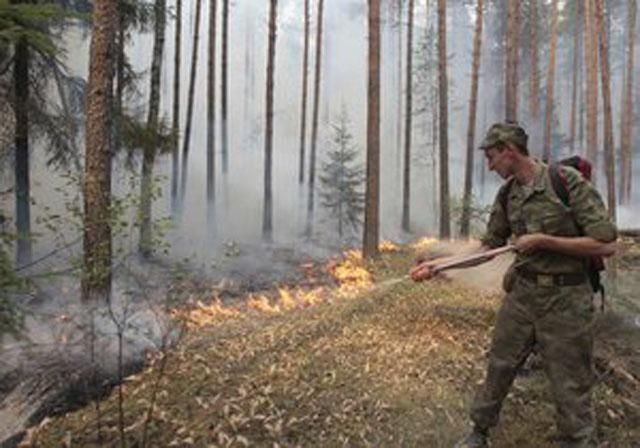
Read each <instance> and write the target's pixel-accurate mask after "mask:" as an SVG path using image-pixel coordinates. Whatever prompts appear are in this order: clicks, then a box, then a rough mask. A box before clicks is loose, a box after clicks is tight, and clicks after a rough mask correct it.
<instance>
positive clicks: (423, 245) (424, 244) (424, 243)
mask: <svg viewBox="0 0 640 448" xmlns="http://www.w3.org/2000/svg"><path fill="white" fill-rule="evenodd" d="M437 242H438V240H437V239H435V238H428V237H424V238H420V239H419V240H418V241H416V242H415V243H413V244H411V248H412V249H414V250H426V249H428V248H429V247H431V246H433V245H434V244H435V243H437Z"/></svg>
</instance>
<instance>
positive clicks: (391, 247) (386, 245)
mask: <svg viewBox="0 0 640 448" xmlns="http://www.w3.org/2000/svg"><path fill="white" fill-rule="evenodd" d="M378 249H379V250H380V252H395V251H397V250H398V246H396V244H395V243H394V242H393V241H390V240H383V241H381V242H380V244H379V245H378Z"/></svg>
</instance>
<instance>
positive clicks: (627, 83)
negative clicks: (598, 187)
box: [620, 0, 637, 204]
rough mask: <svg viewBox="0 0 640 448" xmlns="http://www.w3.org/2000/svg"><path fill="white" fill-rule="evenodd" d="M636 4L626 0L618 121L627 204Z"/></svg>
mask: <svg viewBox="0 0 640 448" xmlns="http://www.w3.org/2000/svg"><path fill="white" fill-rule="evenodd" d="M636 15H637V4H636V0H629V1H628V10H627V45H626V46H627V48H626V53H627V54H626V56H627V60H626V75H625V80H624V83H623V87H622V101H621V103H622V112H621V114H620V115H621V120H620V121H621V123H620V202H622V203H623V204H628V203H629V202H630V201H631V188H632V185H633V182H632V173H633V158H632V154H631V149H632V142H633V138H632V131H633V123H634V114H633V73H634V60H633V59H634V52H635V46H634V44H635V30H636Z"/></svg>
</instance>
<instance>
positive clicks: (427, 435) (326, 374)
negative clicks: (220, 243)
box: [27, 251, 640, 447]
mask: <svg viewBox="0 0 640 448" xmlns="http://www.w3.org/2000/svg"><path fill="white" fill-rule="evenodd" d="M412 258H413V253H412V252H409V251H404V252H403V251H400V252H393V251H390V252H388V253H385V254H384V256H383V257H382V258H381V259H380V260H379V261H377V262H376V263H374V264H371V265H369V266H367V268H368V270H369V271H370V272H371V274H372V276H373V278H374V280H375V281H376V282H377V283H379V284H380V283H382V284H383V285H384V284H385V283H384V282H385V280H388V279H393V278H396V277H398V276H400V275H402V274H404V273H405V272H406V271H407V269H408V267H409V264H410V263H411V261H412ZM496 277H499V275H497V276H496ZM494 283H495V282H494ZM386 284H389V285H392V286H387V287H384V286H383V287H375V286H374V287H373V288H370V289H368V290H367V291H366V292H363V293H360V294H359V295H358V296H357V297H355V298H354V297H352V298H349V299H345V298H342V299H335V300H332V301H331V302H330V303H329V302H328V301H327V300H325V301H324V303H321V304H318V305H315V306H309V307H303V308H301V307H290V308H291V309H289V310H288V311H284V312H278V313H265V312H260V311H259V310H255V309H253V310H252V309H249V310H246V311H244V312H243V313H242V314H241V315H229V316H227V317H226V318H225V319H224V320H223V321H222V322H221V323H220V322H219V323H217V324H215V325H211V326H208V327H204V328H198V329H197V330H193V331H192V332H190V333H189V334H188V336H187V337H186V339H185V341H184V342H183V343H182V344H181V345H180V346H179V347H177V348H176V349H175V351H174V352H172V353H171V354H170V355H169V356H171V358H170V360H169V363H168V366H167V370H166V373H165V375H164V377H163V379H162V381H161V386H160V393H159V395H158V402H157V405H156V408H155V409H154V418H153V420H152V421H151V425H150V427H149V430H150V433H149V434H150V440H151V442H150V446H154V447H166V446H179V447H187V446H198V447H214V446H217V447H222V446H232V447H242V446H263V447H294V446H318V447H335V446H382V447H449V446H452V445H453V443H454V442H455V440H456V439H458V438H459V437H460V436H461V434H462V433H463V432H464V431H465V428H466V424H467V420H466V407H467V405H468V403H469V401H470V399H471V397H472V395H473V391H474V389H475V387H476V385H477V384H478V382H479V381H481V379H482V376H483V370H484V367H485V350H486V348H487V345H488V343H489V337H490V330H491V326H492V323H493V320H494V316H495V310H496V308H497V306H498V304H499V295H498V294H496V293H491V292H486V291H484V290H482V291H479V290H475V289H467V288H466V287H465V286H461V285H460V284H459V283H458V282H450V281H446V280H442V281H435V282H431V283H428V284H413V283H411V282H408V281H407V282H400V283H396V284H393V282H391V283H389V282H387V283H386ZM154 364H155V365H157V360H156V362H155V363H152V364H151V366H150V367H149V368H148V369H147V370H145V371H144V372H142V373H141V374H139V375H136V376H135V377H133V378H129V379H128V381H127V383H126V385H125V397H126V402H125V412H126V416H125V418H126V423H125V426H126V437H127V446H139V445H136V444H138V443H139V440H140V436H141V433H142V429H141V428H142V426H143V424H144V417H145V412H146V410H147V408H148V404H149V400H150V395H151V389H152V385H153V383H154V378H155V375H156V368H155V367H154ZM613 378H614V377H613V376H612V377H609V378H608V379H609V380H610V381H603V382H601V383H600V384H599V386H598V387H597V390H596V398H597V400H596V406H597V413H598V416H599V421H600V425H601V432H602V436H603V440H606V441H607V445H606V446H612V447H614V446H615V447H625V446H634V443H635V444H636V445H635V446H638V440H640V431H639V430H638V429H636V427H637V423H638V421H637V419H636V418H634V416H633V415H632V412H631V411H630V410H629V409H630V406H633V405H637V396H635V397H629V396H628V391H626V392H625V391H622V390H617V389H616V388H615V387H612V385H615V382H614V381H613ZM116 395H117V394H115V393H114V394H112V396H110V397H109V398H108V399H107V400H106V401H104V402H103V403H102V412H103V414H104V415H103V418H102V420H103V421H102V427H103V430H102V434H101V438H102V440H101V446H107V447H110V446H120V445H119V435H118V431H117V397H116ZM634 400H635V401H634ZM627 402H628V403H627ZM629 403H631V404H629ZM636 417H637V416H636ZM95 419H96V416H95V412H94V411H93V408H92V407H90V406H89V407H87V408H85V409H83V410H80V411H78V412H75V413H71V414H68V415H65V416H61V417H58V418H55V419H53V420H50V421H48V422H47V423H46V424H44V425H42V426H41V427H40V428H39V429H38V430H37V431H32V432H31V433H30V442H29V444H27V446H42V447H59V446H80V447H90V446H98V443H97V433H96V422H95ZM552 435H553V409H552V406H551V404H550V396H549V394H548V392H547V389H546V382H545V380H544V378H543V377H542V376H541V375H540V374H533V375H530V376H528V377H521V378H518V380H517V381H516V384H515V387H514V389H513V392H512V393H511V394H510V396H509V397H508V399H507V402H506V405H505V409H504V412H503V419H502V422H501V424H500V426H499V428H498V429H497V430H496V434H495V437H494V443H493V446H494V447H516V446H518V447H541V446H551V442H550V437H551V436H552Z"/></svg>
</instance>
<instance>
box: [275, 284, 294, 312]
mask: <svg viewBox="0 0 640 448" xmlns="http://www.w3.org/2000/svg"><path fill="white" fill-rule="evenodd" d="M278 293H279V294H280V297H279V299H278V306H279V307H280V309H282V310H286V311H288V310H291V309H293V308H295V307H296V300H295V299H294V297H293V294H292V293H291V291H289V290H288V289H285V288H278Z"/></svg>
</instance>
